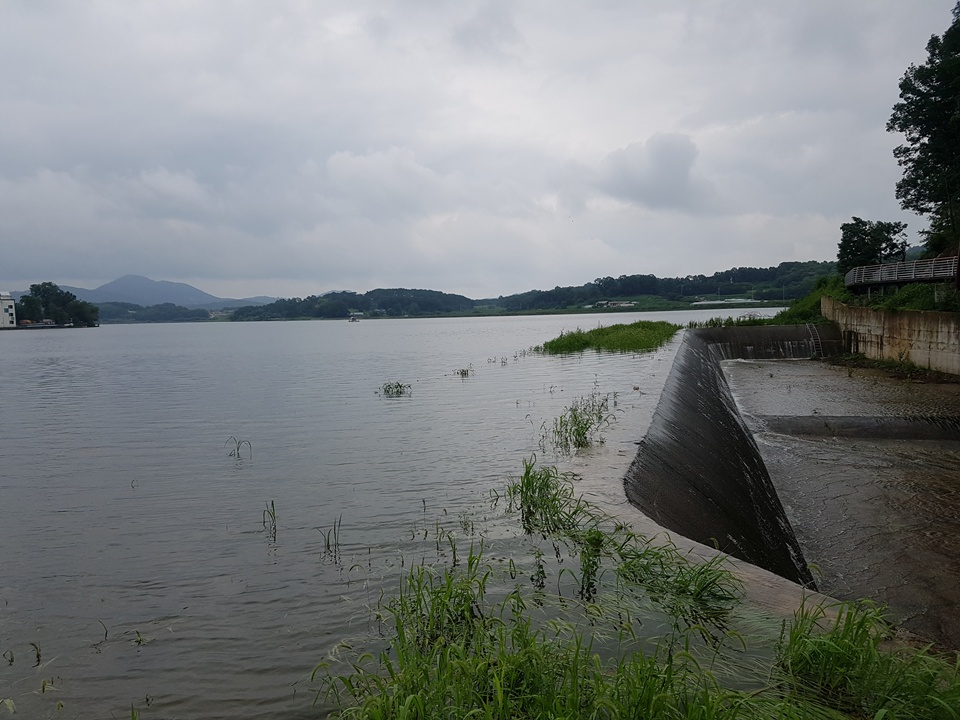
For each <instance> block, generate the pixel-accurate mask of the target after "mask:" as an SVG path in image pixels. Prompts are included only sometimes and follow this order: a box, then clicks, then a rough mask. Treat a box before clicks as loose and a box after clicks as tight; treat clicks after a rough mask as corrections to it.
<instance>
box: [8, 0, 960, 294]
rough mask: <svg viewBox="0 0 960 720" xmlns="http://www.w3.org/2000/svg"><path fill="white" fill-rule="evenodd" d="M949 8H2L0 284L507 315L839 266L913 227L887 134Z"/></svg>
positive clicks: (429, 4) (658, 1)
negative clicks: (540, 297) (694, 275)
mask: <svg viewBox="0 0 960 720" xmlns="http://www.w3.org/2000/svg"><path fill="white" fill-rule="evenodd" d="M225 7H226V9H225ZM949 11H950V7H949V3H944V2H942V0H916V2H911V3H909V4H908V3H902V2H894V1H893V0H850V2H849V3H841V4H838V3H836V2H834V1H833V0H785V1H784V2H781V3H756V2H754V1H753V0H729V2H723V3H714V4H704V3H697V2H690V1H687V0H680V1H674V0H669V1H668V0H651V2H642V3H624V2H618V1H602V2H599V3H592V4H583V3H577V2H570V0H550V1H549V2H548V1H547V0H529V2H523V3H519V2H510V1H508V0H489V1H488V0H466V2H463V3H446V2H439V1H438V0H409V1H404V2H402V3H401V2H396V1H391V0H386V1H385V2H369V1H367V0H329V2H324V3H302V2H288V1H287V0H279V1H278V2H276V3H262V2H256V1H254V0H236V1H235V2H231V3H230V4H229V5H227V6H224V5H222V4H219V3H154V2H149V1H147V0H127V1H125V2H122V3H121V2H117V3H86V4H83V3H75V2H69V1H67V0H44V2H9V3H0V126H2V132H0V244H2V247H3V248H4V250H7V249H8V248H14V249H15V252H13V253H7V254H6V255H5V261H4V263H3V264H2V265H0V287H3V288H4V289H21V288H22V287H25V286H26V285H28V284H29V283H30V282H37V281H42V280H47V279H50V280H54V281H58V280H60V281H63V282H67V281H70V282H67V284H74V285H80V286H95V285H97V284H99V283H101V282H105V281H108V280H111V279H113V278H114V277H117V276H119V275H123V274H126V273H139V274H145V275H149V276H152V277H156V278H157V279H169V280H181V279H185V278H190V279H191V281H193V282H194V284H198V286H200V287H202V288H203V289H205V290H208V291H210V292H215V293H218V294H225V295H226V294H233V295H249V294H255V293H262V294H278V293H292V294H299V295H305V294H309V293H311V292H322V291H324V290H327V289H331V288H344V287H347V288H351V289H356V290H365V289H369V288H370V287H371V286H373V285H407V284H419V285H421V286H434V287H438V288H441V289H448V290H451V291H459V292H467V291H469V292H468V294H476V295H497V294H501V293H504V294H506V293H507V292H515V291H518V290H524V289H529V288H531V287H552V286H553V285H556V284H567V283H582V282H584V281H586V280H589V279H591V278H593V277H596V276H598V275H607V274H613V275H618V274H621V273H632V272H656V273H658V274H666V275H670V274H685V273H686V272H700V271H703V272H713V271H714V270H717V269H723V268H724V267H728V266H731V265H734V264H740V265H749V264H770V263H776V262H780V261H782V260H805V259H812V258H818V259H827V258H829V257H831V256H832V255H834V254H835V252H836V242H837V239H836V234H837V231H838V228H839V224H840V223H841V222H844V221H846V220H848V219H849V217H850V216H851V215H858V216H861V217H868V218H874V217H876V218H882V219H889V220H899V219H904V220H906V221H907V222H910V223H911V228H912V229H914V228H917V227H920V226H922V223H921V222H919V221H917V220H916V219H915V218H911V217H903V216H902V214H900V213H899V210H898V207H897V203H896V199H895V197H894V188H893V185H894V183H895V181H896V179H897V177H898V169H897V168H896V165H895V163H894V162H893V159H892V156H891V150H892V148H893V146H894V145H896V144H897V139H896V138H895V137H892V136H890V135H888V134H886V133H885V132H884V130H883V125H884V123H885V121H886V117H887V115H888V114H889V109H890V106H891V105H892V103H893V102H894V101H895V100H896V83H897V80H898V79H899V77H900V75H902V73H903V71H904V69H905V68H906V66H907V65H908V64H909V63H910V62H919V61H922V60H923V58H924V50H923V47H924V45H925V43H926V41H927V39H928V38H929V36H930V34H931V33H934V32H936V33H941V32H942V31H943V30H944V29H945V28H946V27H947V24H948V23H949V21H950V12H949ZM705 237H709V238H711V239H712V240H711V242H709V243H704V241H703V238H705ZM713 239H715V241H714V240H713ZM653 249H656V252H653V251H652V250H653ZM693 255H695V256H696V262H697V263H702V265H701V266H699V267H697V268H691V267H690V265H691V263H692V262H693V261H692V260H691V257H692V256H693ZM204 280H205V281H206V282H207V283H209V284H204V282H203V281H204Z"/></svg>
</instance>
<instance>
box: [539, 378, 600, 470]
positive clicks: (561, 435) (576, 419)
mask: <svg viewBox="0 0 960 720" xmlns="http://www.w3.org/2000/svg"><path fill="white" fill-rule="evenodd" d="M614 402H616V400H614ZM615 418H616V416H615V415H614V414H613V412H611V411H610V394H607V395H601V394H600V393H599V392H598V391H597V390H594V391H593V392H592V393H590V394H589V395H585V396H582V397H579V398H577V399H576V400H574V401H573V402H572V403H570V405H569V406H568V407H566V408H564V409H563V413H561V414H560V415H559V416H557V417H555V418H554V419H553V424H552V426H551V427H550V428H549V429H547V426H546V423H544V424H543V425H541V432H540V448H541V449H542V450H546V446H547V444H550V445H552V446H553V448H554V449H555V450H556V451H557V452H560V453H564V454H568V453H571V452H575V451H577V450H584V449H586V448H588V447H590V446H591V445H593V444H594V443H603V441H604V438H603V434H602V432H601V431H602V430H603V428H604V427H606V426H607V425H609V424H610V423H611V422H613V420H614V419H615Z"/></svg>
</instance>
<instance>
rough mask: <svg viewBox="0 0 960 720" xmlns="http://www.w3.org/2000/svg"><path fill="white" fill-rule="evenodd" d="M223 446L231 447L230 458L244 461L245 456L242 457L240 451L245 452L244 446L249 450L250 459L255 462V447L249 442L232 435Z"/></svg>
mask: <svg viewBox="0 0 960 720" xmlns="http://www.w3.org/2000/svg"><path fill="white" fill-rule="evenodd" d="M223 444H224V446H227V445H229V446H230V452H229V453H228V455H229V456H230V457H235V458H237V459H238V460H242V459H243V456H242V455H241V452H240V451H241V450H243V446H244V445H246V446H247V450H248V452H249V459H250V460H253V445H251V444H250V441H249V440H238V439H237V438H235V437H234V436H233V435H231V436H230V437H228V438H227V440H226V442H225V443H223Z"/></svg>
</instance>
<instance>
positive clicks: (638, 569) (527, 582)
mask: <svg viewBox="0 0 960 720" xmlns="http://www.w3.org/2000/svg"><path fill="white" fill-rule="evenodd" d="M497 498H498V499H505V500H506V505H507V507H506V508H505V509H503V512H504V513H505V518H507V519H509V518H511V517H512V518H513V519H514V522H518V523H519V531H520V532H521V533H522V537H525V538H528V539H529V540H528V542H529V543H530V544H531V547H532V548H533V557H532V558H527V559H525V558H520V557H517V558H514V557H510V558H509V561H508V559H507V558H504V557H502V556H500V555H499V554H498V553H497V552H496V551H488V550H487V549H486V548H485V547H484V541H483V540H477V539H476V538H473V539H471V540H470V547H469V550H468V551H466V552H463V553H462V554H461V555H459V556H458V554H457V552H456V551H454V552H453V555H452V559H451V558H449V556H448V558H447V559H446V561H441V562H438V563H436V564H428V563H427V562H425V561H422V562H420V563H418V564H414V565H413V566H412V567H411V568H410V570H409V571H408V572H407V573H406V575H405V577H404V579H403V580H402V581H401V584H400V588H399V591H398V593H397V595H396V596H394V597H393V598H392V599H382V600H381V601H380V603H379V604H378V606H377V608H375V609H373V612H374V615H375V616H376V618H377V626H378V627H382V628H383V634H382V639H381V645H380V647H381V648H383V649H381V650H379V651H378V652H377V651H374V652H368V651H365V650H364V649H362V648H359V649H354V648H357V645H355V644H354V645H353V647H347V646H341V648H340V652H338V653H337V654H336V655H335V656H333V657H331V658H330V659H328V660H327V661H325V662H323V663H321V664H320V665H318V667H317V668H316V670H315V671H314V677H315V678H318V679H319V680H320V683H321V687H320V694H319V695H318V698H320V699H325V700H327V701H330V702H332V703H334V705H335V706H337V707H339V711H338V715H339V717H342V718H356V719H358V720H360V719H364V720H367V719H370V720H372V719H377V720H379V719H386V718H407V719H410V720H413V719H416V720H427V719H431V720H433V719H440V718H450V719H451V720H452V719H454V718H457V719H459V718H483V719H491V720H492V719H494V718H496V719H503V720H506V719H507V718H543V719H544V720H546V719H548V718H555V719H560V718H564V719H567V720H580V719H583V720H586V719H588V718H589V719H590V720H605V719H609V720H614V719H619V718H644V719H647V718H650V719H665V720H693V719H696V720H713V719H720V718H723V719H730V720H732V719H734V718H736V719H738V720H760V719H763V720H767V719H768V718H780V719H781V720H799V719H801V718H804V719H817V720H895V719H899V720H906V719H910V720H951V719H952V720H958V719H960V673H958V670H960V667H958V664H957V663H956V661H954V662H950V661H947V660H945V659H944V658H942V657H939V656H936V655H933V654H931V653H929V652H927V651H925V650H916V649H913V648H906V647H898V646H895V645H891V644H890V642H889V641H890V640H891V637H892V629H891V627H890V626H889V625H888V624H887V622H886V621H885V619H884V617H883V614H882V612H881V611H880V610H879V609H877V608H876V607H875V606H873V605H872V604H870V603H867V602H862V603H851V604H842V605H839V606H838V607H835V608H832V609H829V610H825V609H824V608H822V607H818V606H809V605H807V606H802V607H800V608H799V609H798V610H797V612H796V613H795V615H794V617H793V618H792V620H790V621H788V622H784V623H783V625H782V628H781V630H780V631H779V633H777V632H776V630H772V631H771V632H772V635H773V637H772V638H769V637H768V638H767V640H766V641H761V645H763V644H764V643H765V647H766V651H764V652H759V653H758V652H756V648H754V647H751V645H752V644H753V643H755V642H758V641H757V638H756V636H755V634H754V635H751V634H750V632H749V627H748V626H744V625H743V623H742V617H743V616H742V615H740V607H741V606H740V602H741V600H740V598H741V593H740V587H739V583H738V581H737V580H736V579H735V578H734V576H733V575H732V574H731V573H730V571H729V570H728V569H727V568H726V567H725V566H724V564H723V561H722V560H712V561H707V562H702V561H699V560H698V559H696V558H692V557H691V556H689V555H686V554H683V553H681V552H679V551H678V550H677V549H676V548H675V547H674V546H672V545H669V544H664V543H661V544H655V543H652V542H651V540H650V539H649V538H646V537H644V536H642V535H638V534H635V533H633V532H631V531H629V530H628V529H627V528H626V527H624V526H623V525H620V524H618V523H616V522H615V521H613V520H612V519H611V518H609V517H606V516H604V515H603V514H602V513H601V512H599V511H598V510H597V509H596V508H595V507H593V506H592V505H591V504H590V503H588V502H586V501H584V500H583V498H582V497H578V496H577V494H576V491H575V486H574V485H573V480H572V477H571V476H568V475H564V474H561V473H558V472H557V471H556V468H545V467H537V466H536V465H535V463H534V461H532V460H531V461H529V462H525V463H524V473H523V475H522V476H521V477H520V478H519V479H517V480H515V481H511V482H510V484H509V485H508V487H507V490H506V493H505V494H504V495H503V496H502V497H501V496H499V495H498V496H497ZM518 516H519V517H518ZM481 536H482V534H481ZM451 543H453V541H452V540H451ZM541 546H543V547H544V548H545V549H546V550H547V552H546V553H545V552H543V550H542V549H541ZM552 555H555V558H553V557H550V556H552ZM554 560H555V561H554ZM643 608H646V609H645V610H643ZM654 608H655V609H656V610H657V611H659V612H660V613H662V616H663V617H666V618H667V620H666V622H665V623H660V624H658V622H657V621H656V613H655V612H653V609H654ZM778 635H779V639H777V636H778ZM344 655H347V656H349V657H344Z"/></svg>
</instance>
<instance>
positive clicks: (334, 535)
mask: <svg viewBox="0 0 960 720" xmlns="http://www.w3.org/2000/svg"><path fill="white" fill-rule="evenodd" d="M341 523H343V515H340V517H338V518H337V519H336V520H335V521H334V523H333V527H332V528H330V529H329V530H327V531H326V532H324V531H323V530H320V528H317V530H320V532H321V534H323V555H324V557H326V558H328V559H330V560H332V561H333V562H335V563H339V562H340V525H341Z"/></svg>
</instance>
